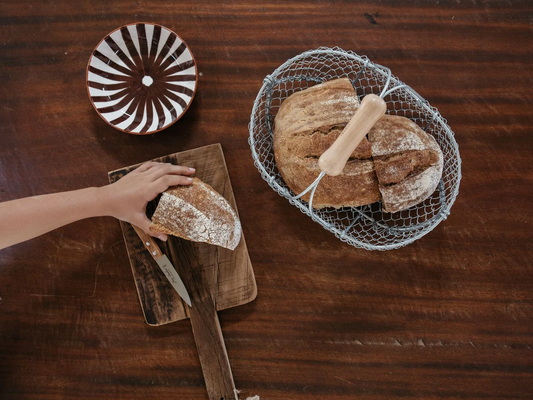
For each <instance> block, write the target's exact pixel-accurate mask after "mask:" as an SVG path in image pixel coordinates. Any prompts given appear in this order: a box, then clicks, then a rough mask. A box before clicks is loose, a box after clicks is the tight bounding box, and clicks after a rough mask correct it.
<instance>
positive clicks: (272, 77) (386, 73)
mask: <svg viewBox="0 0 533 400" xmlns="http://www.w3.org/2000/svg"><path fill="white" fill-rule="evenodd" d="M321 54H328V55H332V54H333V55H338V56H342V57H349V58H352V59H354V60H355V61H357V62H360V63H364V64H365V68H367V67H369V68H373V70H374V71H377V72H378V73H379V74H381V75H382V77H387V85H388V84H389V82H390V83H391V85H393V84H394V85H393V87H396V86H399V85H405V84H404V83H403V82H402V81H400V80H399V79H398V78H397V77H396V76H394V75H392V73H391V71H390V69H389V68H387V67H385V66H383V65H380V64H377V63H374V62H372V61H370V59H368V57H366V56H360V55H358V54H356V53H355V52H353V51H345V50H343V49H341V48H339V47H334V48H329V47H319V48H317V49H314V50H308V51H305V52H302V53H300V54H298V55H296V56H294V57H292V58H290V59H288V60H287V61H285V62H284V63H283V64H281V65H280V66H279V67H277V68H276V69H275V70H274V71H273V72H272V73H271V74H268V75H266V76H265V78H264V79H263V85H262V86H261V88H260V90H259V92H258V94H257V96H256V98H255V100H254V104H253V107H252V113H251V116H250V123H249V124H248V130H249V138H248V143H249V145H250V149H251V152H252V157H253V160H254V165H255V166H256V168H257V169H258V170H259V172H260V174H261V176H262V178H263V179H264V180H265V181H266V182H267V183H268V184H269V185H270V187H271V188H272V189H274V191H275V192H277V193H278V194H279V195H280V196H281V197H285V198H286V199H288V200H289V202H290V203H291V204H292V205H295V206H297V207H298V208H299V209H300V211H302V212H303V213H304V214H306V215H308V216H309V217H310V218H311V219H312V220H313V221H315V222H317V223H319V224H320V225H322V227H323V228H324V229H326V230H328V231H330V232H332V233H334V234H335V236H337V238H339V239H340V240H341V241H344V242H348V243H350V244H352V245H353V246H354V247H360V248H365V249H368V250H392V249H397V248H400V247H403V246H406V245H408V244H411V243H413V242H414V241H415V240H417V239H420V238H421V237H423V236H424V235H426V234H427V233H429V232H431V230H433V229H434V228H435V227H436V226H437V225H438V224H439V223H440V222H442V221H443V220H445V219H446V218H447V217H448V215H449V214H450V210H451V207H452V206H453V204H454V203H455V200H456V198H457V196H458V194H459V186H460V181H461V179H462V174H461V164H462V160H461V156H460V153H459V145H458V143H457V141H456V140H455V134H454V132H453V131H452V130H451V128H450V127H449V125H448V124H447V121H446V120H445V119H444V118H443V117H442V116H441V114H440V112H439V111H438V109H437V108H435V107H432V106H431V105H430V103H429V102H428V101H427V100H426V99H425V98H423V97H422V96H421V95H420V94H418V92H416V91H415V90H414V89H413V88H411V87H410V86H408V85H405V88H402V89H403V90H404V91H406V92H407V93H408V94H409V95H412V96H413V97H414V98H416V99H418V101H419V104H420V105H421V106H422V107H423V108H424V109H425V110H426V111H427V112H429V113H430V114H431V115H432V118H433V120H434V121H435V122H436V123H438V125H439V126H440V127H442V129H443V130H444V134H445V136H446V137H447V139H448V140H449V141H450V143H451V146H452V148H453V150H454V154H455V155H456V157H455V160H452V161H455V162H454V163H453V164H452V165H454V166H455V167H456V170H457V175H456V182H455V183H454V184H453V186H452V187H451V190H450V196H449V200H448V201H446V202H444V207H442V209H441V210H440V211H439V213H438V214H437V215H435V217H437V216H440V217H439V218H437V219H435V220H434V221H433V222H432V223H429V222H428V221H424V222H423V224H424V225H428V227H426V228H424V229H422V230H421V231H420V232H417V233H415V234H413V236H411V237H409V238H406V239H405V238H402V239H399V240H398V241H397V242H394V243H392V244H383V245H375V244H370V243H366V242H364V241H361V240H358V239H356V238H354V237H350V238H347V237H346V231H345V232H342V231H341V230H339V229H338V228H336V227H335V226H332V224H331V223H329V222H327V221H324V220H323V219H322V218H320V217H319V216H317V215H316V214H314V213H310V212H309V210H308V208H307V207H306V206H305V205H304V204H303V203H302V202H301V201H297V200H294V199H293V198H292V196H291V194H290V193H289V192H288V190H287V189H286V188H284V187H282V186H281V185H280V184H279V183H278V182H277V181H276V179H275V177H273V176H272V175H271V174H270V173H269V172H267V171H266V169H265V167H264V166H263V164H262V162H261V161H259V155H258V154H257V151H256V140H255V137H254V134H255V129H256V127H258V126H259V124H257V123H256V121H255V117H256V116H257V114H258V109H259V104H260V103H261V99H262V98H263V96H264V95H265V92H267V90H268V88H269V86H272V85H273V84H274V83H275V82H276V78H277V77H278V76H279V75H280V74H281V73H282V72H284V70H286V69H287V68H288V67H289V66H291V65H293V64H294V63H296V62H298V61H299V60H302V59H304V58H306V57H309V56H317V55H321ZM386 88H387V86H386ZM435 217H432V218H431V219H433V218H435Z"/></svg>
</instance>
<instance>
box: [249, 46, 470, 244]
mask: <svg viewBox="0 0 533 400" xmlns="http://www.w3.org/2000/svg"><path fill="white" fill-rule="evenodd" d="M342 77H347V78H349V79H350V81H351V82H352V85H353V87H354V89H355V90H356V93H357V96H358V97H359V100H361V99H362V98H363V97H365V96H366V95H368V94H370V93H373V94H376V95H381V97H383V98H384V100H386V102H387V108H388V109H387V113H388V114H390V115H399V116H403V117H406V118H409V119H410V120H412V121H414V122H415V123H416V124H418V125H419V126H420V127H421V128H422V129H423V130H424V131H425V132H427V133H428V134H430V135H432V136H433V137H434V138H435V140H436V141H437V143H438V144H439V146H440V148H441V150H442V153H443V161H444V166H443V172H442V178H441V181H440V183H439V185H438V187H437V189H436V190H435V192H434V193H433V194H432V195H431V196H430V197H429V198H427V199H426V200H425V201H424V202H422V203H419V204H417V205H416V206H414V207H411V208H409V209H407V210H403V211H400V212H396V213H386V212H384V211H383V210H382V204H381V202H377V203H373V204H369V205H366V206H361V207H343V208H340V209H335V208H324V209H314V208H313V207H312V204H311V205H310V204H308V203H307V202H306V201H304V200H302V199H301V198H298V194H299V193H294V192H293V191H292V190H291V189H290V188H289V187H288V186H287V184H286V183H285V182H284V180H283V178H282V176H281V174H280V172H279V170H278V168H277V166H276V160H275V158H274V150H273V132H272V129H273V126H274V118H275V116H276V114H277V112H278V110H279V107H280V105H281V103H282V102H283V101H284V100H285V99H286V98H287V97H289V96H290V95H291V94H292V93H294V92H297V91H300V90H304V89H307V88H309V87H311V86H314V85H316V84H320V83H323V82H326V81H329V80H332V79H336V78H342ZM249 132H250V137H249V140H248V142H249V144H250V148H251V151H252V157H253V159H254V164H255V166H256V167H257V169H258V170H259V172H260V173H261V176H262V177H263V179H264V180H265V181H267V182H268V184H269V185H270V186H271V187H272V189H274V190H275V191H276V192H277V193H278V194H279V195H281V196H283V197H285V198H286V199H288V200H289V202H290V203H291V204H293V205H295V206H296V207H298V208H299V209H300V210H301V211H302V212H303V213H305V214H307V215H308V216H309V217H311V218H312V219H313V221H315V222H317V223H319V224H320V225H322V226H323V227H324V228H325V229H327V230H329V231H330V232H333V233H334V234H335V235H336V236H337V237H338V238H339V239H340V240H342V241H344V242H346V243H349V244H350V245H352V246H354V247H359V248H364V249H368V250H391V249H396V248H399V247H402V246H405V245H407V244H409V243H412V242H414V241H415V240H416V239H418V238H420V237H422V236H424V235H425V234H427V233H428V232H429V231H431V230H432V229H433V228H435V227H436V226H437V225H438V224H439V223H440V222H441V221H443V220H444V219H446V218H447V216H448V215H449V213H450V208H451V206H452V205H453V203H454V201H455V198H456V197H457V194H458V192H459V182H460V180H461V158H460V156H459V148H458V146H457V142H456V141H455V138H454V134H453V132H452V130H451V129H450V127H449V126H448V125H447V124H446V120H445V119H444V118H442V116H441V115H440V114H439V112H438V110H437V109H436V108H434V107H431V105H430V104H429V103H428V102H427V101H426V100H425V99H424V98H422V97H421V96H420V95H419V94H418V93H416V92H415V91H414V90H413V89H412V88H410V87H409V86H407V85H405V84H404V83H402V82H401V81H400V80H399V79H398V78H396V77H395V76H393V75H392V74H391V72H390V70H389V69H388V68H386V67H383V66H381V65H378V64H375V63H373V62H371V61H370V60H369V59H368V58H367V57H366V56H359V55H357V54H355V53H354V52H351V51H344V50H342V49H340V48H338V47H335V48H326V47H321V48H319V49H316V50H310V51H306V52H304V53H302V54H300V55H298V56H296V57H294V58H291V59H290V60H288V61H287V62H285V63H284V64H283V65H281V66H280V67H279V68H277V69H276V70H275V71H274V72H273V73H272V74H271V75H267V76H266V78H265V79H264V82H263V86H262V87H261V90H260V91H259V93H258V95H257V98H256V99H255V102H254V106H253V110H252V115H251V120H250V125H249Z"/></svg>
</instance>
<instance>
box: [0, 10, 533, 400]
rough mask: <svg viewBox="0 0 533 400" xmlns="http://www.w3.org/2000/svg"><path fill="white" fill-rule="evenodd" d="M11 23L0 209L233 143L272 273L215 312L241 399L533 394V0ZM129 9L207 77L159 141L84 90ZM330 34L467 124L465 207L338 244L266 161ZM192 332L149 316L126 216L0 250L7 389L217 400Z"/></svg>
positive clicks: (232, 164) (232, 167)
mask: <svg viewBox="0 0 533 400" xmlns="http://www.w3.org/2000/svg"><path fill="white" fill-rule="evenodd" d="M0 21H1V23H0V48H1V51H0V201H5V200H10V199H15V198H20V197H25V196H30V195H37V194H43V193H50V192H57V191H63V190H70V189H78V188H81V187H86V186H99V185H105V184H106V183H107V177H106V174H107V171H111V170H115V169H117V168H121V167H123V166H125V165H133V164H136V163H139V162H142V161H145V160H148V159H152V158H156V157H160V156H163V155H165V154H170V153H174V152H179V151H183V150H188V149H193V148H196V147H200V146H204V145H209V144H213V143H221V145H222V147H223V148H224V154H225V157H226V163H227V166H228V170H229V175H230V176H231V179H232V186H233V191H234V195H235V198H236V201H237V204H238V205H239V214H240V217H241V221H242V225H243V229H244V234H245V236H246V239H247V246H248V250H249V254H250V259H251V261H252V264H253V266H254V272H255V276H256V280H257V286H258V297H257V299H256V300H255V301H253V302H251V303H249V304H246V305H243V306H241V307H236V308H232V309H228V310H225V311H222V312H220V313H219V319H220V324H221V327H222V330H223V332H224V338H225V341H226V347H227V352H228V355H229V357H230V359H231V364H232V365H231V366H232V370H233V375H234V376H235V383H236V386H237V388H238V389H241V390H242V393H241V396H242V397H244V398H245V397H246V396H250V395H255V394H258V395H260V396H261V398H262V399H270V400H278V399H279V400H281V399H283V400H286V399H291V400H303V399H305V400H308V399H325V398H327V399H328V400H337V399H339V400H340V399H394V398H402V399H451V398H463V399H487V398H490V399H530V398H531V397H532V393H533V261H532V260H533V250H532V249H533V238H532V237H533V235H532V223H533V213H532V207H531V202H532V197H533V196H532V195H533V189H532V188H533V167H532V166H533V135H532V134H531V133H532V132H533V116H532V113H531V103H532V100H533V93H532V89H531V88H532V86H533V72H532V68H531V65H532V64H533V55H532V54H533V41H532V39H533V28H532V26H533V25H532V22H533V7H532V5H531V2H529V1H526V0H516V1H512V2H511V1H493V0H489V1H486V0H485V1H482V0H476V1H474V0H461V1H459V0H440V1H438V0H428V1H414V0H408V1H402V2H398V1H393V0H383V1H380V2H375V1H360V2H349V1H337V0H326V1H315V2H309V1H273V2H268V3H258V2H252V1H239V0H237V1H220V2H219V1H213V0H209V1H207V0H200V1H181V2H158V1H153V0H149V1H143V0H137V1H126V0H116V1H113V2H110V1H101V0H96V1H88V0H80V1H77V2H71V1H66V0H51V1H47V2H35V1H29V0H17V1H15V0H5V1H2V2H0ZM135 21H152V22H157V23H160V24H162V25H164V26H167V27H169V28H170V29H172V30H174V31H175V32H177V33H178V34H179V35H180V37H182V38H183V39H184V40H185V41H186V42H187V44H188V45H189V46H190V48H191V50H192V51H193V53H194V56H195V59H196V61H197V64H198V70H199V74H200V75H199V80H198V92H197V94H196V97H195V99H194V101H193V103H192V105H191V107H190V109H189V110H188V111H187V113H186V114H185V116H184V117H183V118H182V119H181V120H180V121H178V122H177V123H176V124H174V125H172V126H171V127H169V128H168V129H166V130H164V131H162V132H159V133H157V134H154V135H150V136H146V137H138V136H132V135H127V134H125V133H123V132H119V131H117V130H114V129H113V128H111V127H110V126H108V125H107V124H106V123H105V122H104V121H103V120H102V119H101V118H100V117H99V116H98V115H97V114H96V112H95V111H94V110H93V108H92V106H91V104H90V101H89V99H88V97H87V93H86V89H85V86H84V85H85V68H86V65H87V61H88V60H89V56H90V54H91V52H92V50H93V49H94V47H95V46H96V44H97V43H98V42H99V41H100V40H101V39H102V38H103V37H104V36H105V35H106V34H108V33H109V32H111V31H112V30H114V29H115V28H117V27H119V26H121V25H124V24H126V23H130V22H135ZM319 46H339V47H341V48H343V49H346V50H353V51H355V52H356V53H358V54H364V55H367V56H368V57H369V58H370V59H371V60H372V61H374V62H377V63H380V64H382V65H386V66H388V67H389V68H391V70H392V73H393V74H394V75H396V76H397V77H399V78H400V79H401V80H402V81H404V82H406V83H408V84H410V85H411V86H412V87H413V88H414V89H415V90H416V91H417V92H418V93H420V94H421V95H422V96H423V97H425V98H426V99H428V101H429V102H430V103H431V104H432V105H433V106H435V107H437V108H438V109H439V111H440V113H441V114H442V115H443V116H444V118H446V119H447V121H448V124H449V125H450V126H451V128H452V129H453V130H454V132H455V134H456V139H457V142H458V143H459V149H460V152H461V157H462V160H463V164H462V173H463V178H462V181H461V186H460V192H459V196H458V198H457V201H456V203H455V204H454V206H453V208H452V210H451V215H450V216H449V217H448V219H447V220H446V221H444V222H443V223H441V224H440V225H439V226H438V227H437V228H436V229H435V230H434V231H432V232H431V233H429V234H428V235H427V236H425V237H423V238H422V239H420V240H418V241H417V242H415V243H413V244H411V245H409V246H407V247H405V248H402V249H399V250H393V251H389V252H371V251H365V250H360V249H355V248H352V247H350V246H348V245H346V244H344V243H342V242H340V241H339V240H338V239H336V238H335V237H334V236H333V235H332V234H331V233H329V232H327V231H325V230H324V229H322V228H320V227H319V226H317V225H316V224H315V223H314V222H312V221H311V220H310V219H309V218H308V217H306V216H305V215H303V214H302V213H301V212H299V211H298V210H296V209H295V208H294V207H293V206H291V205H290V204H289V203H288V202H287V201H286V200H285V199H283V198H281V197H280V196H278V195H277V194H276V193H274V192H273V191H272V190H271V189H270V187H269V186H268V185H267V183H266V182H264V181H263V180H262V179H261V177H260V175H259V173H258V172H257V170H256V169H255V167H254V165H253V161H252V158H251V155H250V149H249V146H248V143H247V137H248V127H247V125H248V122H249V117H250V113H251V109H252V104H253V101H254V99H255V97H256V95H257V92H258V90H259V88H260V87H261V85H262V81H263V79H264V77H265V76H266V75H267V74H269V73H271V72H272V71H273V70H274V69H275V68H276V67H278V66H279V65H281V64H282V63H283V62H285V61H286V60H287V59H288V58H291V57H293V56H295V55H297V54H299V53H301V52H303V51H305V50H309V49H314V48H317V47H319ZM14 229H16V228H14ZM190 329H191V327H190V323H189V322H188V321H181V322H180V323H177V324H168V325H164V326H159V327H157V328H154V327H150V326H148V325H146V323H145V321H144V319H143V316H142V312H141V308H140V307H139V301H138V296H137V292H136V289H135V284H134V282H133V280H132V277H131V269H130V267H129V261H128V256H127V252H126V248H125V244H124V240H123V237H122V233H121V229H120V225H119V223H118V222H117V221H116V220H113V219H111V218H95V219H90V220H84V221H79V222H77V223H74V224H72V225H69V226H66V227H64V228H61V229H58V230H56V231H54V232H51V233H49V234H47V235H44V236H41V237H39V238H36V239H34V240H32V241H29V242H26V243H22V244H19V245H17V246H13V247H11V248H8V249H5V250H2V251H0V398H1V399H10V400H11V399H16V400H19V399H50V400H52V399H54V400H55V399H113V400H115V399H145V398H159V399H176V398H179V399H183V400H193V399H194V400H197V399H207V394H206V392H205V386H204V381H203V377H202V370H201V368H200V362H199V360H198V355H197V352H196V348H195V343H194V340H193V337H192V335H190Z"/></svg>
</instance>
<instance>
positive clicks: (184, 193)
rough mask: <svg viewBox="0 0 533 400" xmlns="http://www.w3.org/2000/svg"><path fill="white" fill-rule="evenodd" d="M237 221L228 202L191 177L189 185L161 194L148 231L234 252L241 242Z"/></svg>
mask: <svg viewBox="0 0 533 400" xmlns="http://www.w3.org/2000/svg"><path fill="white" fill-rule="evenodd" d="M241 231H242V228H241V224H240V221H239V219H238V217H237V215H236V213H235V211H233V209H232V208H231V206H230V204H229V203H228V202H227V200H226V199H225V198H224V197H222V196H221V195H220V194H218V193H217V192H216V191H215V190H214V189H213V188H212V187H211V186H209V185H208V184H206V183H204V182H202V181H201V180H200V179H198V178H194V179H193V182H192V184H191V185H187V186H174V187H172V188H169V189H168V190H166V191H165V192H163V194H162V196H161V199H160V200H159V203H158V205H157V208H156V210H155V212H154V215H153V216H152V225H151V226H150V232H151V233H153V234H161V233H164V234H167V235H173V236H178V237H181V238H183V239H187V240H192V241H195V242H204V243H209V244H214V245H217V246H222V247H225V248H228V249H230V250H234V249H235V248H236V247H237V245H238V244H239V242H240V239H241Z"/></svg>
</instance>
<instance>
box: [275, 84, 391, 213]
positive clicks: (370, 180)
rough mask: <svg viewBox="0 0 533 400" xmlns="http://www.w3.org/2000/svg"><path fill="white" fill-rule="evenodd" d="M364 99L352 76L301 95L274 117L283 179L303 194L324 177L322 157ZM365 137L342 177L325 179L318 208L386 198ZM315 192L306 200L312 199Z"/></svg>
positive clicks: (315, 200)
mask: <svg viewBox="0 0 533 400" xmlns="http://www.w3.org/2000/svg"><path fill="white" fill-rule="evenodd" d="M358 106H359V100H358V98H357V94H356V93H355V90H354V89H353V87H352V84H351V82H350V80H349V79H348V78H341V79H335V80H332V81H328V82H325V83H322V84H319V85H316V86H313V87H311V88H309V89H306V90H302V91H301V92H296V93H294V94H292V95H291V96H290V97H289V98H287V99H286V100H285V101H284V102H283V103H282V105H281V107H280V109H279V111H278V114H277V115H276V118H275V126H274V155H275V158H276V165H277V167H278V170H279V171H280V173H281V176H282V177H283V179H284V181H285V182H286V183H287V185H288V186H289V187H290V188H291V190H292V191H293V192H294V193H297V194H298V193H301V192H302V191H303V190H304V189H306V188H307V186H309V185H310V184H311V183H312V182H313V181H314V180H315V179H316V177H317V176H318V175H319V174H320V169H319V167H318V158H319V157H320V156H321V155H322V153H323V152H324V151H326V150H327V149H328V148H329V147H330V146H331V145H332V144H333V142H334V141H335V140H336V139H337V137H338V136H339V135H340V134H341V132H342V130H343V129H344V127H345V126H346V124H347V123H348V122H349V121H350V119H351V118H352V117H353V115H354V113H355V111H356V110H357V107H358ZM371 156H372V150H371V147H370V143H369V142H368V140H366V138H365V139H364V140H363V141H362V142H361V143H360V144H359V146H357V148H356V149H355V150H354V152H353V153H352V155H351V156H350V161H349V162H348V163H347V165H346V167H345V168H344V170H343V172H342V174H341V175H339V176H335V177H331V176H325V177H324V178H323V179H322V180H321V181H320V184H319V185H318V187H317V190H316V193H315V197H314V198H313V207H314V208H317V209H318V208H324V207H335V208H340V207H345V206H351V207H356V206H361V205H364V204H370V203H374V202H376V201H379V199H380V198H381V195H380V193H379V189H378V181H377V178H376V173H375V170H374V164H373V163H372V161H371V160H370V158H371ZM309 196H310V194H307V195H305V196H303V199H304V200H305V201H309Z"/></svg>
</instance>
